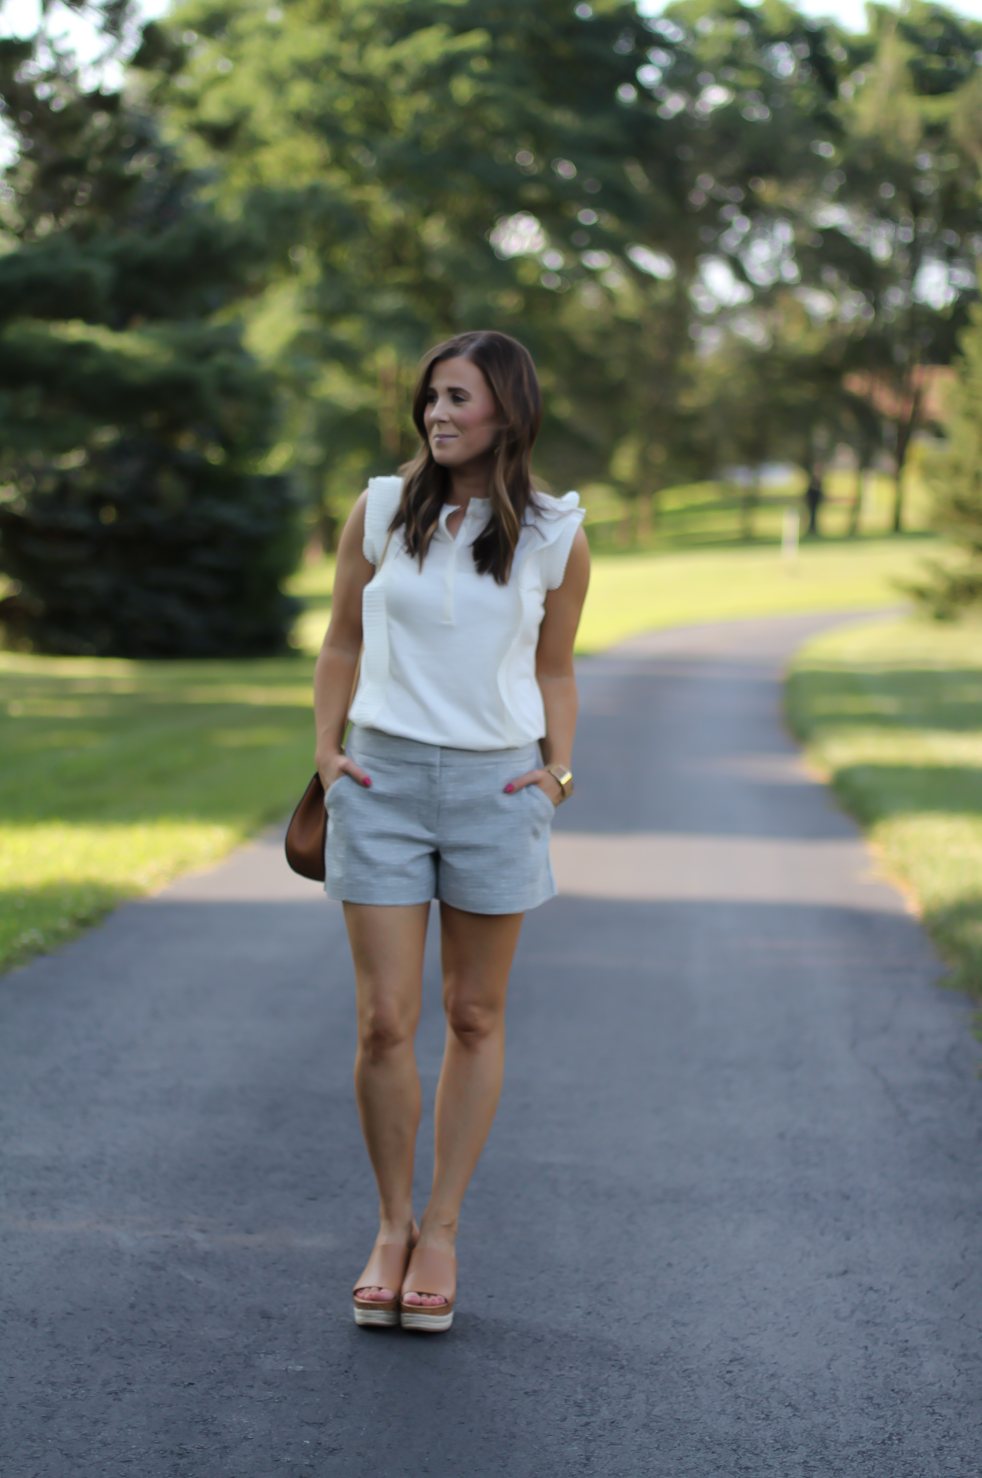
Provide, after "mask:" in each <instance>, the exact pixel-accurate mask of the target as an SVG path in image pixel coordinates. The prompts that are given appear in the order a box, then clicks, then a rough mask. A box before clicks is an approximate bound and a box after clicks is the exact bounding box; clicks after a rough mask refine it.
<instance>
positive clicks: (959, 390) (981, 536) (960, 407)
mask: <svg viewBox="0 0 982 1478" xmlns="http://www.w3.org/2000/svg"><path fill="white" fill-rule="evenodd" d="M956 368H957V374H956V379H955V382H954V385H953V386H952V388H951V390H950V392H949V397H948V416H947V432H948V444H947V446H946V447H945V448H944V450H942V451H939V452H937V453H935V454H934V455H933V457H931V458H930V459H929V461H928V463H927V475H928V478H929V480H930V482H931V485H932V487H933V490H934V494H935V498H936V503H935V522H936V526H937V528H938V530H939V532H940V533H942V534H944V535H946V536H947V538H948V539H949V540H950V541H951V542H952V543H953V544H954V545H955V547H956V548H957V549H959V550H960V552H961V554H962V556H963V558H962V559H960V560H959V561H958V562H957V563H952V564H944V565H942V564H940V563H938V562H935V563H934V564H933V565H932V566H931V575H930V578H929V579H928V580H927V581H925V582H924V584H922V585H920V586H918V587H916V588H915V589H914V592H913V593H914V594H915V595H916V596H917V597H918V599H919V600H920V602H921V604H922V605H923V606H925V607H926V608H927V609H928V610H929V611H930V612H931V614H932V615H934V616H936V617H937V618H938V619H939V620H953V619H954V618H955V617H957V616H958V615H960V614H961V613H962V612H964V611H966V610H967V609H969V608H971V607H979V606H982V307H980V306H976V307H974V308H973V309H972V314H971V322H970V324H969V327H968V328H967V329H966V330H965V332H964V333H963V334H962V338H961V358H960V360H959V361H958V364H957V366H956Z"/></svg>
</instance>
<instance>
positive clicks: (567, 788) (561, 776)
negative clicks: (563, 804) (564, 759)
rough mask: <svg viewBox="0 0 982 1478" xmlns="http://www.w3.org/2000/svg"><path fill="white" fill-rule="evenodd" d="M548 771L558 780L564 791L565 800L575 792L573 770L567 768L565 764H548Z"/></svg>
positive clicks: (560, 787)
mask: <svg viewBox="0 0 982 1478" xmlns="http://www.w3.org/2000/svg"><path fill="white" fill-rule="evenodd" d="M546 772H547V773H548V774H549V775H551V776H552V778H553V780H555V781H556V783H557V785H558V786H559V789H560V790H561V791H562V793H563V800H566V799H567V797H568V796H570V795H572V793H573V772H572V771H571V770H567V768H566V766H565V765H559V764H555V765H546Z"/></svg>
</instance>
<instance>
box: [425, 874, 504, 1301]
mask: <svg viewBox="0 0 982 1478" xmlns="http://www.w3.org/2000/svg"><path fill="white" fill-rule="evenodd" d="M522 917H523V916H522V914H475V913H464V912H463V911H462V910H461V909H457V908H451V907H450V906H449V904H446V903H443V904H441V905H440V926H441V947H442V954H443V1005H444V1010H445V1011H446V1013H447V1045H446V1048H445V1050H444V1054H443V1069H442V1071H441V1073H440V1082H439V1086H438V1087H437V1091H436V1162H435V1165H434V1171H433V1190H432V1193H431V1195H430V1202H429V1205H428V1206H427V1208H426V1211H425V1212H424V1214H423V1220H422V1222H421V1224H420V1234H419V1241H420V1245H421V1246H427V1247H437V1248H439V1249H440V1250H441V1251H444V1252H450V1253H452V1252H453V1248H454V1240H455V1238H456V1236H457V1221H458V1217H459V1215H460V1205H461V1202H462V1201H463V1199H464V1192H465V1191H466V1189H467V1185H468V1182H469V1181H470V1178H471V1176H472V1175H473V1173H474V1168H475V1166H476V1165H477V1162H478V1160H479V1158H480V1155H481V1151H482V1149H483V1148H484V1142H485V1140H486V1139H487V1137H488V1131H489V1130H490V1128H491V1124H492V1121H493V1120H494V1115H495V1111H496V1109H497V1107H498V1099H499V1097H500V1096H501V1079H502V1074H503V1072H504V1064H505V996H506V994H507V991H508V975H509V972H510V970H511V964H512V960H513V958H514V955H515V946H516V945H517V944H518V934H519V930H520V929H521V927H522ZM406 1302H407V1303H423V1304H426V1305H430V1306H435V1305H438V1304H441V1303H443V1302H445V1300H444V1299H442V1298H441V1297H439V1296H436V1297H433V1296H429V1295H425V1294H422V1295H421V1294H415V1293H411V1294H409V1295H407V1298H406Z"/></svg>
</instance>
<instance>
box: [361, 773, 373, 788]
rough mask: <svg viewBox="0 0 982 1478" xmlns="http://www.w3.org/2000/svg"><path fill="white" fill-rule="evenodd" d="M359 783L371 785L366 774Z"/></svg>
mask: <svg viewBox="0 0 982 1478" xmlns="http://www.w3.org/2000/svg"><path fill="white" fill-rule="evenodd" d="M361 783H362V785H365V786H368V785H371V783H372V782H371V781H370V780H369V778H368V776H367V775H366V776H365V779H364V780H363V781H362V782H361Z"/></svg>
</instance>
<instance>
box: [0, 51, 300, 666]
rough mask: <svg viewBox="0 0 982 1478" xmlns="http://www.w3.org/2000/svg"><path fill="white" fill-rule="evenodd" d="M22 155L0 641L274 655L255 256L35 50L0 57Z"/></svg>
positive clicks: (8, 217)
mask: <svg viewBox="0 0 982 1478" xmlns="http://www.w3.org/2000/svg"><path fill="white" fill-rule="evenodd" d="M0 95H2V97H3V100H4V103H5V116H6V117H7V119H8V120H10V123H11V126H12V127H13V128H14V129H15V130H16V133H17V138H18V143H19V146H20V147H19V156H18V160H17V163H16V164H15V166H14V167H13V168H12V169H11V170H10V171H9V172H8V175H7V182H6V189H5V193H4V199H3V225H4V228H5V236H6V241H7V246H8V249H7V251H6V252H5V254H4V255H2V256H0V485H2V487H3V491H2V494H0V540H2V546H0V547H2V557H3V567H4V569H5V571H6V573H7V574H8V576H10V577H12V578H13V580H14V581H15V582H16V585H15V589H14V592H13V593H11V594H8V596H7V597H6V599H5V600H4V601H3V603H2V607H0V615H2V616H3V618H4V620H5V623H6V625H7V627H8V630H10V631H12V632H13V633H14V635H15V637H19V638H20V639H21V640H27V641H30V642H31V643H32V644H33V645H34V646H35V647H37V648H38V649H40V650H47V651H61V652H88V653H99V654H106V653H113V654H118V655H126V656H147V655H176V654H193V655H220V654H221V655H226V654H231V653H238V652H253V653H256V652H272V651H277V650H280V649H281V648H282V647H283V645H284V643H285V641H286V637H287V632H288V628H289V624H290V621H291V617H292V606H291V603H290V602H289V601H288V600H287V599H286V598H285V597H284V596H283V595H282V594H281V592H280V588H279V585H280V581H281V579H282V577H283V576H284V575H285V574H286V573H288V572H289V570H290V569H291V568H292V565H293V562H294V560H295V557H296V548H297V538H296V523H297V511H298V510H297V506H296V500H295V499H294V497H293V495H292V493H291V491H290V488H289V486H288V482H287V480H286V478H284V477H282V476H279V477H272V476H268V475H264V474H263V472H262V470H261V459H262V456H263V453H264V450H265V448H266V447H267V446H268V444H269V442H270V439H271V436H272V433H273V427H274V420H275V408H276V394H275V387H274V384H273V380H272V377H271V375H270V374H269V372H268V371H266V370H264V369H262V368H261V367H260V366H259V365H258V364H257V363H256V362H255V360H254V359H253V358H252V357H251V356H250V355H248V354H247V353H246V352H245V351H244V350H243V348H242V345H241V343H240V339H239V334H238V332H237V330H236V328H235V326H234V324H233V323H232V322H231V320H230V319H229V318H228V316H227V313H228V308H229V307H230V305H231V303H232V302H233V301H234V299H235V297H236V296H237V295H241V294H242V293H243V292H245V291H247V290H248V289H249V286H250V279H251V277H252V276H253V274H254V273H256V272H257V271H258V270H260V263H261V262H262V260H263V250H262V249H261V243H258V242H257V240H256V239H255V233H254V232H253V233H250V231H249V230H248V229H247V228H246V227H245V226H243V225H238V226H237V225H234V224H231V223H229V222H228V221H225V220H222V219H221V218H220V217H219V216H217V215H216V213H215V212H214V210H213V208H212V207H210V206H208V205H204V204H202V203H201V201H200V200H199V198H198V193H197V185H196V181H195V178H194V176H193V175H192V174H191V173H190V171H189V169H188V167H187V166H186V165H185V164H184V163H182V162H181V160H180V159H179V157H178V155H177V153H176V151H175V149H174V148H173V146H171V145H169V144H167V143H165V142H164V140H163V139H162V137H161V134H160V129H159V126H158V124H157V121H156V120H155V118H154V117H153V115H152V114H151V113H149V112H148V111H146V110H144V109H140V108H139V107H137V106H134V105H133V104H132V103H129V102H127V101H126V100H125V99H124V98H123V97H122V96H121V94H120V93H119V92H114V91H108V90H103V89H102V88H99V87H96V88H94V89H91V88H90V89H86V88H85V86H84V85H83V84H82V82H81V80H80V78H79V75H78V71H77V68H76V65H75V63H74V61H73V60H72V59H71V58H68V57H65V56H63V55H60V54H59V53H58V51H57V50H56V49H55V48H53V47H52V46H51V45H50V44H49V43H45V42H43V40H42V39H41V38H35V39H34V40H31V41H23V42H19V41H6V42H3V43H0Z"/></svg>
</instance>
